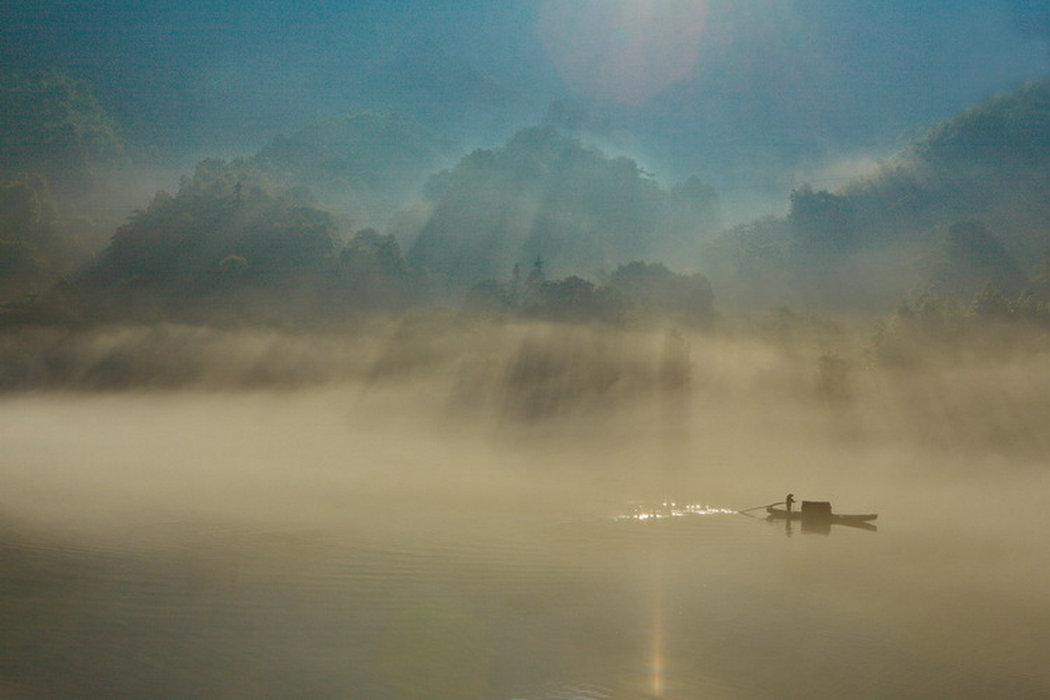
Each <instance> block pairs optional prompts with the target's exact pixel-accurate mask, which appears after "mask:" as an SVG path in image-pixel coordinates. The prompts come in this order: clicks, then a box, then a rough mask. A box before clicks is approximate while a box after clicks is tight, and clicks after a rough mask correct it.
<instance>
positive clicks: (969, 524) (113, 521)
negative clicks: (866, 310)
mask: <svg viewBox="0 0 1050 700" xmlns="http://www.w3.org/2000/svg"><path fill="white" fill-rule="evenodd" d="M125 332H126V333H128V334H132V335H133V333H132V331H130V330H129V331H125ZM178 332H179V331H177V330H172V329H169V330H168V333H169V334H177V333H178ZM183 333H188V331H183ZM851 337H853V336H848V338H851ZM848 338H847V339H848ZM171 339H172V336H171V335H169V336H168V340H169V343H168V344H167V345H168V346H171V342H170V341H171ZM182 339H183V341H184V342H183V343H182V344H181V345H180V347H181V348H182V352H183V353H184V354H185V355H186V356H187V357H191V358H192V357H194V355H193V354H192V352H191V350H192V349H193V348H194V347H201V346H206V347H207V348H209V352H208V353H202V354H200V355H199V356H197V358H196V359H195V360H193V362H191V363H190V364H191V365H192V366H195V367H198V368H202V367H203V368H207V366H209V365H215V364H216V363H220V361H221V360H220V358H222V357H223V356H224V355H223V353H222V352H217V351H218V350H220V349H223V350H225V352H226V355H225V356H226V357H227V358H229V357H230V355H229V351H230V349H231V348H233V347H235V346H237V347H241V348H242V350H241V354H240V355H237V356H236V357H237V362H236V363H232V366H234V367H236V366H242V365H249V366H250V365H251V362H250V361H249V359H246V358H251V357H263V356H267V357H269V358H271V360H273V359H274V358H278V357H284V358H288V357H298V358H299V362H300V365H299V366H297V365H295V364H294V363H291V362H285V363H284V364H280V363H277V364H276V365H275V367H274V371H273V372H272V373H271V374H270V375H269V378H270V379H269V383H267V382H264V381H260V380H259V379H258V377H259V375H258V374H257V373H256V374H253V375H250V374H245V375H239V376H254V377H256V379H254V380H253V381H245V382H244V384H243V385H241V386H235V385H233V383H232V382H228V383H227V384H226V385H225V386H223V387H222V388H216V387H217V386H218V385H217V384H216V382H215V381H214V380H213V379H208V377H214V376H217V373H213V374H210V375H209V374H208V373H207V372H200V373H198V374H197V375H195V376H197V377H198V380H197V381H196V383H194V382H193V381H189V382H187V381H185V376H186V375H184V377H183V384H182V386H181V388H179V387H177V386H176V387H170V388H167V389H161V390H151V391H145V390H141V389H138V390H125V389H113V388H110V389H107V390H104V391H101V390H97V389H96V390H91V391H84V390H82V389H77V390H75V391H69V390H57V389H56V390H49V391H43V392H32V393H24V394H8V395H7V396H6V397H5V398H4V399H3V400H2V402H0V426H2V427H0V441H2V443H3V446H4V452H3V459H2V462H0V470H2V471H0V480H2V483H3V489H2V492H3V497H2V501H3V516H2V517H3V531H2V533H3V534H2V542H3V544H2V547H0V556H3V558H4V564H3V567H2V570H3V577H2V579H0V616H2V620H3V624H4V629H5V637H6V642H7V644H6V651H5V654H4V657H3V661H2V662H0V687H2V688H3V691H4V694H5V695H8V696H11V697H55V696H83V695H89V696H105V697H135V696H138V697H141V696H143V695H152V696H158V695H159V696H206V697H282V696H285V697H286V696H288V695H302V696H310V697H347V696H352V697H369V698H426V697H435V698H437V697H441V698H566V697H574V698H575V697H584V698H592V697H601V698H606V697H615V698H620V697H625V698H634V697H668V698H691V697H725V698H759V697H769V696H770V695H778V696H786V697H803V696H812V695H816V696H820V697H835V696H842V695H845V694H859V695H861V696H867V697H872V696H875V697H879V696H881V697H887V696H892V697H915V698H919V697H948V696H950V697H975V698H976V697H989V696H1009V697H1040V696H1045V693H1046V692H1047V690H1048V689H1050V675H1048V674H1047V671H1046V668H1045V664H1044V663H1043V662H1042V653H1043V650H1045V648H1046V647H1047V644H1048V643H1050V632H1048V631H1047V630H1050V624H1048V623H1050V605H1048V603H1047V598H1046V595H1045V590H1044V589H1045V586H1044V585H1043V582H1045V580H1046V577H1047V574H1048V567H1050V557H1048V556H1047V553H1046V548H1045V546H1044V543H1043V541H1042V535H1043V533H1044V532H1045V529H1046V525H1047V516H1046V514H1045V509H1043V508H1041V507H1040V502H1041V496H1040V494H1042V493H1045V492H1046V488H1047V487H1048V486H1050V484H1048V483H1047V481H1048V479H1047V476H1046V473H1045V470H1044V469H1043V455H1045V450H1046V444H1045V443H1046V440H1047V438H1046V437H1045V436H1044V435H1043V431H1041V430H1040V417H1041V416H1042V415H1045V408H1046V407H1045V401H1046V399H1045V396H1047V395H1048V394H1047V392H1046V387H1045V386H1043V383H1045V381H1046V379H1045V377H1048V376H1050V373H1047V372H1046V371H1045V370H1046V367H1045V363H1046V358H1045V357H1044V356H1042V355H1035V356H1030V357H1028V358H1027V359H1024V360H1018V359H1017V358H1016V357H1013V356H1011V355H1009V354H1005V355H1003V354H999V355H996V354H987V355H983V356H981V357H979V358H977V357H975V358H971V359H970V360H968V361H956V362H952V363H941V362H935V361H934V359H933V358H932V357H931V358H928V362H927V363H926V364H925V365H920V366H919V367H912V368H909V369H902V368H896V369H887V368H886V367H883V366H876V365H871V364H868V365H865V364H863V363H860V362H858V361H857V358H858V357H860V355H857V354H854V353H853V346H852V345H850V343H849V342H843V343H841V344H840V345H839V346H838V347H837V348H836V352H837V353H838V354H837V355H836V356H837V357H839V358H840V359H841V361H842V362H843V363H845V362H847V361H849V362H851V363H853V364H849V369H848V370H841V371H839V370H834V371H833V370H831V369H829V362H828V361H827V360H824V361H823V362H822V361H820V358H821V357H826V356H827V355H826V353H827V346H826V345H825V343H824V341H822V340H816V339H813V338H808V337H804V338H796V339H795V340H793V341H791V342H787V341H785V340H784V339H783V338H769V337H763V336H761V335H759V334H752V333H746V334H745V333H737V334H733V333H704V334H692V333H685V334H682V333H677V334H668V333H666V332H664V331H662V330H653V331H640V330H636V331H630V332H627V331H621V330H609V329H602V328H598V327H586V326H569V325H561V324H556V325H549V326H548V325H543V324H509V325H506V324H504V325H498V324H497V325H486V324H477V325H474V326H470V327H468V329H459V330H456V331H448V332H447V333H445V334H443V335H436V336H435V335H431V336H429V337H428V342H427V343H422V342H419V343H418V345H413V341H412V340H411V337H410V336H409V335H406V334H405V333H404V332H403V329H402V332H401V333H400V334H398V333H397V332H394V329H389V330H388V331H387V332H386V333H380V332H378V331H376V336H375V337H374V338H373V339H372V340H371V341H368V342H366V341H365V339H362V338H359V339H357V340H356V341H355V342H353V343H351V342H343V343H334V342H333V341H332V340H331V338H327V339H326V338H324V337H323V336H317V337H312V336H291V335H281V334H279V333H275V335H274V336H271V337H270V339H269V340H270V346H269V347H270V348H271V351H270V353H269V354H268V355H266V354H259V355H251V354H250V353H248V352H247V351H246V350H244V349H243V348H245V347H258V346H259V344H260V341H259V339H258V338H257V337H255V338H253V337H252V336H251V335H250V334H246V335H239V334H236V333H232V332H231V333H229V334H228V335H226V336H224V337H222V338H219V339H216V338H215V337H208V338H205V337H203V336H201V335H200V334H199V333H198V335H196V336H191V337H186V336H182ZM88 341H92V342H94V343H96V344H97V343H99V342H102V341H101V339H100V338H98V337H92V336H91V334H90V333H88V334H87V335H86V336H84V337H80V338H77V339H76V340H74V341H72V342H71V344H72V345H77V344H79V345H81V346H88V345H90V342H88ZM125 342H127V341H126V339H125ZM238 344H239V345H238ZM95 347H96V348H97V345H96V346H95ZM296 347H297V348H299V349H300V350H302V349H303V348H306V347H311V348H313V350H314V354H313V355H311V356H309V357H308V358H307V357H306V356H305V355H304V354H302V353H299V354H298V355H296V353H294V352H291V350H289V348H296ZM273 348H282V349H283V354H281V353H276V352H275V351H274V350H273ZM422 348H429V349H430V354H427V355H424V354H421V353H420V352H419V351H420V350H421V349H422ZM683 353H684V355H685V357H686V359H687V362H686V363H685V364H684V365H683V364H682V363H681V359H682V355H683ZM142 356H143V355H142V354H139V355H136V357H139V358H140V359H141V357H142ZM322 358H327V359H328V362H327V364H325V363H324V362H322V361H321V359H322ZM333 358H337V359H338V361H337V360H336V359H333ZM227 361H229V360H228V359H227ZM304 363H309V364H312V365H314V366H315V367H319V368H323V371H321V370H319V371H317V372H316V373H314V374H312V375H311V374H303V373H302V366H301V365H302V364H304ZM822 367H823V369H822ZM289 368H294V369H289ZM333 368H337V369H333ZM840 369H841V368H840ZM282 373H285V374H286V375H287V376H294V377H297V378H299V379H298V381H296V382H283V383H282V382H280V381H277V379H276V378H278V377H280V376H281V375H282ZM228 376H238V375H236V374H235V373H234V374H231V375H228ZM304 376H306V377H312V380H310V381H304V380H302V377H304ZM833 380H834V381H833ZM789 491H790V492H793V493H795V494H796V496H797V497H799V498H802V499H810V500H830V501H832V503H833V505H834V508H835V511H836V512H845V513H851V512H852V513H867V512H877V513H878V514H879V518H878V520H877V521H875V524H876V525H877V526H878V530H877V531H865V530H860V529H855V528H848V527H841V526H837V525H835V526H832V529H831V531H830V533H828V534H812V533H809V532H807V531H805V529H804V528H802V527H800V526H799V524H798V523H793V524H788V525H785V523H784V522H782V521H779V522H766V521H765V520H764V517H763V516H764V513H763V512H762V511H761V510H755V511H751V512H750V513H749V515H751V516H758V517H747V516H746V515H741V514H739V513H737V512H736V511H738V510H742V509H748V508H752V507H755V506H759V505H761V504H764V503H771V502H775V501H780V500H782V498H783V496H784V494H785V493H787V492H789ZM655 516H667V517H655ZM670 516H677V517H670Z"/></svg>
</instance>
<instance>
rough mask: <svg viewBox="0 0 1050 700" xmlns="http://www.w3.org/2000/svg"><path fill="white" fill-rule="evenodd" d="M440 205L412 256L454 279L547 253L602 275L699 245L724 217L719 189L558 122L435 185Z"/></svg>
mask: <svg viewBox="0 0 1050 700" xmlns="http://www.w3.org/2000/svg"><path fill="white" fill-rule="evenodd" d="M426 193H427V196H428V197H429V198H430V200H431V202H432V207H433V210H432V213H431V215H430V216H429V218H428V219H427V220H426V222H425V223H424V225H423V226H422V229H421V231H420V232H419V236H418V238H417V239H416V241H415V243H414V245H413V246H412V248H411V249H410V251H409V253H408V259H409V261H410V262H411V263H412V264H413V265H414V266H416V267H417V268H419V269H421V270H425V271H426V272H427V273H428V274H429V275H431V276H432V277H433V278H434V279H435V280H437V281H439V282H443V283H447V284H451V285H465V284H472V283H476V282H478V281H480V280H483V279H486V278H492V277H496V276H498V275H500V274H501V273H502V272H503V271H504V270H507V269H508V268H510V267H511V266H512V265H513V264H515V262H516V261H520V260H528V259H531V258H533V257H535V256H536V255H543V256H544V258H545V260H546V261H547V263H548V265H549V267H550V268H551V269H552V270H555V271H558V272H561V273H577V274H593V273H595V272H597V271H599V270H601V269H609V268H611V267H614V266H615V265H618V264H622V263H624V262H627V261H629V260H633V259H638V258H641V257H648V256H650V255H651V254H653V253H657V252H663V251H666V250H670V249H674V250H679V251H680V250H681V249H682V248H684V247H688V246H691V247H692V252H693V253H694V258H695V250H696V247H697V243H698V241H699V239H700V237H701V235H702V234H704V233H705V232H706V233H713V231H710V230H708V231H705V227H709V226H716V225H717V222H718V212H717V197H716V196H715V195H714V193H713V191H712V190H710V188H707V187H705V186H703V185H702V184H701V183H699V182H698V181H695V180H693V181H690V182H687V183H686V184H685V185H683V186H681V187H679V188H676V189H675V190H674V191H673V192H668V191H667V190H665V189H663V188H662V187H661V186H660V185H659V184H658V183H657V182H656V181H655V180H653V179H652V178H651V177H650V176H649V175H647V174H646V173H645V172H644V171H643V170H642V169H641V168H639V167H638V165H637V163H635V162H634V161H632V160H630V159H627V158H623V157H616V158H613V157H609V156H606V155H605V154H603V153H602V152H601V151H599V150H597V149H595V148H591V147H587V146H585V145H583V144H582V143H581V142H579V141H577V140H575V139H572V138H568V137H565V136H563V135H561V134H560V133H559V132H558V131H557V130H555V129H554V128H553V127H535V128H530V129H524V130H522V131H519V132H518V133H517V134H516V135H515V136H514V137H513V138H511V139H510V140H509V141H508V142H507V143H506V145H505V146H503V147H502V148H498V149H492V150H478V151H474V152H473V153H471V154H469V155H468V156H466V157H464V158H463V159H462V160H461V161H460V163H459V164H458V165H457V166H456V167H455V168H453V169H451V170H449V171H445V172H443V173H440V174H439V175H437V176H435V177H433V178H432V179H431V180H430V181H429V183H428V185H427V188H426Z"/></svg>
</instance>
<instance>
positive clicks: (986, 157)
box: [842, 78, 1050, 254]
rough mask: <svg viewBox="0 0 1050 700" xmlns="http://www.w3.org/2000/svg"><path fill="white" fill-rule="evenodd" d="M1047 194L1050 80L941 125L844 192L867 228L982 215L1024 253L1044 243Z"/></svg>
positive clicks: (887, 231)
mask: <svg viewBox="0 0 1050 700" xmlns="http://www.w3.org/2000/svg"><path fill="white" fill-rule="evenodd" d="M1048 193H1050V78H1047V79H1044V80H1040V81H1036V82H1031V83H1028V84H1026V85H1023V86H1022V87H1020V88H1018V89H1017V90H1014V91H1011V92H1008V93H1003V94H1000V95H997V96H995V97H993V98H992V99H990V100H988V101H986V102H983V103H981V104H978V105H975V106H973V107H970V108H969V109H967V110H965V111H964V112H962V113H961V114H958V115H956V116H955V117H952V118H950V119H948V120H946V121H944V122H941V123H940V124H937V125H936V126H934V127H933V128H931V129H930V130H929V131H928V132H927V133H925V134H924V135H922V136H921V137H919V138H918V139H916V140H914V141H913V142H912V143H910V144H909V145H908V146H907V147H906V148H905V149H904V150H903V151H902V153H901V154H900V155H899V156H898V157H897V158H895V159H894V160H893V161H891V162H890V163H888V164H885V165H883V166H882V167H881V168H880V170H879V171H878V172H876V173H874V174H873V175H872V176H871V177H868V178H864V179H862V180H858V181H856V182H853V183H851V184H850V185H849V186H847V187H846V188H845V189H844V190H843V192H842V194H843V195H844V196H845V197H846V198H847V199H848V200H849V201H850V203H851V206H852V207H853V208H854V209H855V210H856V213H857V220H858V221H857V223H858V224H859V225H860V227H861V228H865V227H867V228H871V229H873V230H874V232H878V233H881V234H884V235H892V234H893V233H894V232H896V233H898V234H907V233H908V231H907V230H900V227H899V224H902V223H903V224H905V225H906V227H916V226H924V225H929V224H950V223H952V222H951V221H950V219H952V218H954V219H956V220H961V219H967V218H979V219H981V220H982V221H984V222H985V223H986V224H988V225H989V226H990V227H991V228H993V229H995V230H996V231H997V232H998V235H1000V236H1001V237H1002V238H1003V240H1004V242H1006V243H1007V244H1008V246H1010V247H1013V248H1016V250H1017V251H1018V252H1019V253H1024V254H1027V253H1031V252H1032V251H1033V247H1034V248H1035V249H1036V250H1038V249H1039V247H1040V246H1042V245H1044V244H1045V236H1046V233H1047V232H1048V231H1050V225H1048V220H1050V197H1048V196H1047V194H1048ZM895 227H897V228H896V230H895ZM869 235H870V234H869Z"/></svg>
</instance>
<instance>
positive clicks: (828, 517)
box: [766, 506, 879, 523]
mask: <svg viewBox="0 0 1050 700" xmlns="http://www.w3.org/2000/svg"><path fill="white" fill-rule="evenodd" d="M766 513H768V514H769V517H770V518H774V519H776V520H814V521H826V522H832V523H866V522H871V521H872V520H875V519H876V518H878V517H879V516H878V514H877V513H864V514H861V515H846V514H841V513H831V514H824V513H806V514H805V515H803V513H802V511H800V510H792V511H787V510H784V509H783V508H774V507H772V506H770V507H768V508H766Z"/></svg>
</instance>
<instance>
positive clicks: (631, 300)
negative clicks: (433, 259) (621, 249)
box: [467, 258, 715, 326]
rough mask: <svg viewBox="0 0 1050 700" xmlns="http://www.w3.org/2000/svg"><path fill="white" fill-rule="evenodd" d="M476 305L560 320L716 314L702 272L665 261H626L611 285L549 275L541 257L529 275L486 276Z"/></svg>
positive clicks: (686, 319) (474, 291)
mask: <svg viewBox="0 0 1050 700" xmlns="http://www.w3.org/2000/svg"><path fill="white" fill-rule="evenodd" d="M467 305H468V307H470V308H473V309H474V310H480V311H486V312H495V313H504V314H511V315H516V316H520V317H525V318H543V319H548V320H555V321H607V322H620V321H632V322H643V323H644V322H646V321H649V320H656V319H660V320H667V319H670V320H673V321H675V322H676V323H681V324H685V325H691V326H699V325H704V324H707V323H709V322H711V321H712V320H713V319H714V316H715V310H714V293H713V292H712V289H711V283H710V282H709V281H708V280H707V278H706V277H704V276H703V275H701V274H692V275H682V274H676V273H674V272H671V271H670V270H669V269H667V267H665V266H664V265H663V264H662V263H645V262H641V261H635V262H631V263H628V264H626V265H620V266H619V267H618V268H617V269H616V270H615V271H614V272H613V273H612V275H610V276H609V279H608V281H607V282H606V283H605V284H601V285H596V284H594V283H593V282H590V281H588V280H585V279H583V278H581V277H578V276H576V275H570V276H569V277H566V278H564V279H561V280H548V279H547V278H546V275H545V274H544V273H543V268H542V260H541V259H539V258H537V260H536V263H535V264H534V265H533V268H532V270H531V271H530V273H529V275H528V276H527V277H526V279H525V280H522V279H521V274H520V271H519V268H518V267H517V266H515V268H514V272H513V273H512V274H511V277H510V279H509V280H507V281H506V282H498V281H496V280H486V281H483V282H480V283H478V284H476V285H474V286H473V287H471V289H470V290H469V292H468V293H467Z"/></svg>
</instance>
